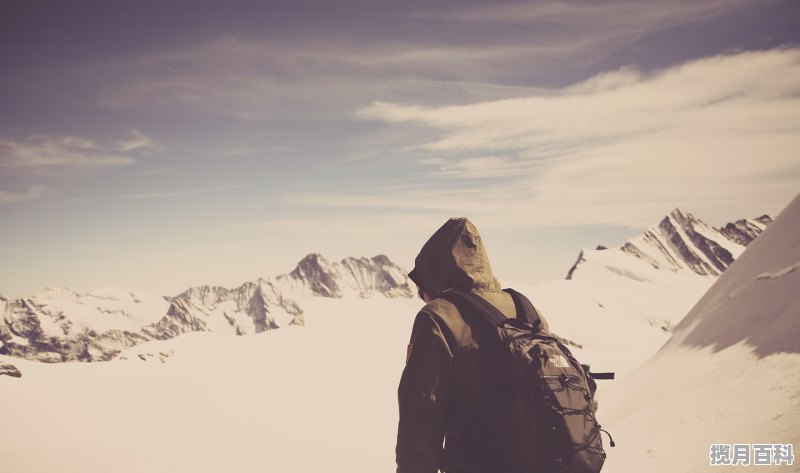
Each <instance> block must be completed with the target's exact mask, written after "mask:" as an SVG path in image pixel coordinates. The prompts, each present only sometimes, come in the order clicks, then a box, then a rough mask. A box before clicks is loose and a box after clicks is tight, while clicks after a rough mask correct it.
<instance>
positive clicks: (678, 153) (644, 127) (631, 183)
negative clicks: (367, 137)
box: [343, 48, 800, 226]
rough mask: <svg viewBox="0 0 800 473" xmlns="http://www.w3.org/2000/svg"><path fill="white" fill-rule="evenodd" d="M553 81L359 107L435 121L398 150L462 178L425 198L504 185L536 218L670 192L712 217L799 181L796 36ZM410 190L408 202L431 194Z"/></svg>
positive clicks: (637, 221) (478, 199)
mask: <svg viewBox="0 0 800 473" xmlns="http://www.w3.org/2000/svg"><path fill="white" fill-rule="evenodd" d="M555 92H556V93H551V94H546V95H544V94H543V95H532V96H528V97H523V98H512V99H506V100H497V101H490V102H483V103H477V104H472V105H461V106H448V107H423V106H417V105H409V104H401V103H385V102H376V103H373V104H372V105H371V106H369V107H367V108H365V109H362V110H360V111H359V112H358V117H359V118H361V119H364V120H372V121H379V122H383V123H385V124H387V125H389V126H394V127H401V126H423V127H424V128H426V129H428V130H430V131H433V132H434V133H435V136H436V137H435V138H434V139H433V140H427V141H421V142H417V143H413V144H410V145H409V146H407V147H406V148H405V149H404V152H405V153H406V154H407V155H408V156H409V157H410V159H417V160H418V162H419V164H420V165H421V166H424V167H425V168H426V169H427V173H426V176H427V178H428V179H429V184H428V185H436V180H437V179H438V180H439V181H448V182H450V183H451V184H452V183H453V182H458V183H460V186H459V187H452V186H451V187H450V188H451V190H449V191H448V190H447V189H444V190H440V191H439V193H440V194H441V197H440V198H439V199H436V200H433V205H436V202H439V203H440V204H441V207H443V208H442V210H447V211H452V210H457V209H459V208H472V205H471V204H474V208H478V209H480V208H484V207H485V205H486V196H487V194H488V195H495V194H490V193H491V192H498V191H499V192H501V193H502V194H503V195H505V198H506V200H507V201H506V202H504V203H505V204H506V205H507V206H510V209H516V210H518V211H520V212H526V214H527V215H532V216H535V220H536V221H537V222H538V224H541V225H554V226H560V225H584V224H617V225H619V224H622V225H630V226H641V225H645V224H647V223H651V222H652V220H653V218H654V217H655V216H658V215H661V214H663V212H664V211H665V210H668V209H670V208H672V207H674V206H675V205H676V204H677V205H688V206H690V207H691V208H692V209H694V210H696V211H698V212H701V213H702V214H703V215H714V216H720V217H721V218H722V217H723V216H726V215H728V214H727V212H728V209H730V208H735V209H737V212H742V211H745V212H758V211H764V210H773V211H775V210H779V209H780V208H782V206H783V205H785V204H786V202H788V201H789V200H790V199H791V198H792V197H793V196H794V195H795V194H796V193H797V191H798V189H800V185H799V184H800V160H799V159H798V157H797V150H798V149H800V49H798V48H793V49H778V50H772V51H766V52H746V53H740V54H732V55H723V56H714V57H709V58H705V59H701V60H697V61H692V62H689V63H686V64H683V65H679V66H676V67H672V68H669V69H666V70H662V71H659V72H657V73H652V74H644V73H641V72H638V71H636V70H633V69H622V70H618V71H614V72H610V73H606V74H601V75H597V76H595V77H592V78H590V79H589V80H586V81H584V82H581V83H578V84H575V85H573V86H570V87H567V88H564V89H561V90H558V91H555ZM415 194H417V192H416V191H415V190H411V191H409V192H408V195H407V199H406V200H404V202H405V205H407V206H412V207H414V206H419V207H420V208H428V207H430V206H431V205H432V202H431V200H429V199H420V198H415V197H414V195H415ZM450 196H455V197H457V199H455V200H456V201H457V205H453V207H456V208H447V207H448V206H449V205H448V202H451V199H449V197H450ZM353 200H354V199H349V200H348V199H346V198H343V202H345V204H347V203H352V202H353ZM362 200H363V201H364V202H368V201H369V198H368V197H366V196H362ZM451 203H452V202H451ZM765 203H768V206H770V207H771V209H764V208H763V206H764V204H765ZM757 206H761V210H758V209H757V208H755V207H757Z"/></svg>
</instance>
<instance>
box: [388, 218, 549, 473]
mask: <svg viewBox="0 0 800 473" xmlns="http://www.w3.org/2000/svg"><path fill="white" fill-rule="evenodd" d="M409 277H410V278H411V279H412V280H413V281H414V282H415V283H416V284H417V285H418V286H419V287H420V288H422V289H423V290H424V291H425V292H426V293H427V294H428V295H429V296H430V298H431V301H430V302H429V303H428V304H426V305H425V307H423V308H422V310H421V311H420V312H419V313H418V314H417V317H416V319H415V321H414V327H413V329H412V334H411V341H410V344H409V351H408V359H407V362H406V367H405V370H404V371H403V375H402V378H401V380H400V386H399V388H398V400H399V406H400V423H399V426H398V433H397V448H396V454H397V472H398V473H435V472H436V471H437V470H439V469H441V470H442V471H445V472H447V473H462V472H476V473H477V472H480V473H502V472H503V465H502V461H503V458H504V454H503V448H504V445H507V444H508V442H507V440H506V439H505V438H504V435H505V434H506V432H508V426H509V425H510V422H511V419H510V418H509V417H508V413H509V409H508V404H509V403H507V402H504V399H505V398H506V395H507V394H508V393H510V387H509V386H508V382H509V380H510V376H508V373H507V372H506V371H505V368H504V367H503V366H502V364H498V363H497V360H498V359H499V358H501V354H500V353H499V352H498V351H499V350H502V347H501V346H500V344H499V343H498V341H497V340H496V339H495V338H494V337H495V336H496V334H495V332H494V328H493V327H492V326H491V325H489V324H488V322H486V321H485V320H483V319H481V318H480V315H478V314H470V313H464V314H462V313H460V311H459V310H458V308H456V307H455V306H454V305H453V304H451V303H450V302H449V301H446V300H444V299H441V298H439V296H440V295H441V293H442V292H443V291H444V290H446V289H449V288H457V289H462V290H471V291H474V292H476V293H477V294H479V295H480V296H481V297H483V298H484V299H486V300H487V301H489V302H490V303H491V304H492V305H494V306H495V307H497V308H498V309H499V310H500V311H501V312H502V313H503V314H505V315H506V316H508V317H514V316H515V314H516V309H515V307H514V301H513V300H512V299H511V296H510V295H508V294H507V293H505V292H502V291H501V290H500V285H499V283H498V282H497V280H496V279H495V277H494V276H493V275H492V270H491V266H490V264H489V259H488V258H487V256H486V250H485V248H484V246H483V243H482V241H481V238H480V235H479V234H478V231H477V229H476V228H475V226H474V225H473V224H472V223H471V222H470V221H469V220H467V219H464V218H460V219H450V220H449V221H447V222H446V223H445V224H444V225H443V226H442V227H441V228H440V229H439V230H437V231H436V233H434V234H433V236H431V238H430V239H429V240H428V242H427V243H425V245H424V246H423V248H422V251H420V254H419V255H418V256H417V258H416V260H415V267H414V270H412V271H411V273H410V274H409ZM542 323H543V324H544V328H546V322H545V321H544V320H543V321H542ZM443 442H444V447H443Z"/></svg>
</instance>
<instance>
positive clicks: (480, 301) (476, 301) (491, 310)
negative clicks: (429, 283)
mask: <svg viewBox="0 0 800 473" xmlns="http://www.w3.org/2000/svg"><path fill="white" fill-rule="evenodd" d="M441 297H442V298H443V299H445V300H448V301H450V302H452V303H453V304H455V305H456V306H460V305H461V304H462V303H463V304H466V305H467V306H468V307H471V308H472V309H473V310H474V311H476V312H478V313H479V314H481V315H482V316H483V317H484V318H485V319H486V320H488V321H489V322H490V323H492V324H494V325H496V326H498V327H499V326H501V325H503V323H504V322H505V321H506V320H508V317H506V316H505V315H503V313H502V312H500V311H499V310H497V308H495V306H493V305H492V304H490V303H489V302H488V301H487V300H486V299H484V298H483V297H481V296H479V295H477V294H475V293H474V292H466V291H460V290H458V289H448V290H446V291H444V292H443V293H442V295H441Z"/></svg>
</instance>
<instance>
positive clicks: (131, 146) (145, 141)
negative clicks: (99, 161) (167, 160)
mask: <svg viewBox="0 0 800 473" xmlns="http://www.w3.org/2000/svg"><path fill="white" fill-rule="evenodd" d="M114 148H116V150H117V151H120V152H122V153H129V152H131V151H151V150H156V149H159V148H160V146H158V145H157V144H156V143H155V142H154V141H153V140H152V139H151V138H150V137H148V136H146V135H145V134H144V133H141V132H139V131H138V130H134V131H133V133H131V137H130V138H127V139H124V140H119V141H117V142H115V143H114Z"/></svg>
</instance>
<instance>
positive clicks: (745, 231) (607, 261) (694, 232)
mask: <svg viewBox="0 0 800 473" xmlns="http://www.w3.org/2000/svg"><path fill="white" fill-rule="evenodd" d="M771 222H772V218H771V217H770V216H769V215H762V216H761V217H758V218H756V219H752V220H749V219H748V220H739V221H737V222H734V223H729V224H727V225H726V226H725V227H723V228H720V229H717V228H713V227H711V226H710V225H707V224H706V223H704V222H703V221H702V220H700V219H698V218H696V217H695V216H694V215H692V214H691V213H689V212H686V211H684V210H681V209H675V210H673V211H672V212H670V213H669V215H667V216H666V217H664V219H663V220H661V222H660V223H659V224H658V225H655V226H652V227H650V228H648V229H647V231H645V232H644V234H642V235H639V236H637V237H636V238H633V239H631V240H629V241H627V242H625V243H624V244H622V245H621V246H619V247H617V248H613V249H607V248H604V247H602V246H600V247H598V248H597V249H596V250H583V251H581V253H580V255H579V256H578V260H577V261H576V262H575V264H574V265H573V266H572V268H570V270H569V272H568V273H567V279H573V278H577V277H581V276H582V275H583V273H587V272H591V271H592V270H593V269H594V270H597V269H600V270H601V271H611V272H613V273H616V274H619V275H622V276H625V277H628V278H631V279H635V280H640V281H649V280H651V279H660V278H659V277H658V276H655V277H654V275H655V274H657V273H656V272H655V271H653V270H656V271H658V270H667V271H669V272H672V273H694V274H696V275H699V276H719V275H720V274H722V272H723V271H725V269H726V268H727V267H728V266H730V265H731V263H733V261H734V260H735V259H736V258H737V257H738V256H739V255H740V254H742V252H743V251H744V248H745V247H746V246H747V245H748V244H750V242H752V241H753V240H754V239H755V238H756V237H757V236H758V235H759V234H760V233H761V232H763V231H764V229H765V228H766V227H767V225H769V224H770V223H771ZM620 253H622V254H620ZM587 266H588V267H591V266H595V267H596V268H592V269H587ZM662 275H663V271H662Z"/></svg>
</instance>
